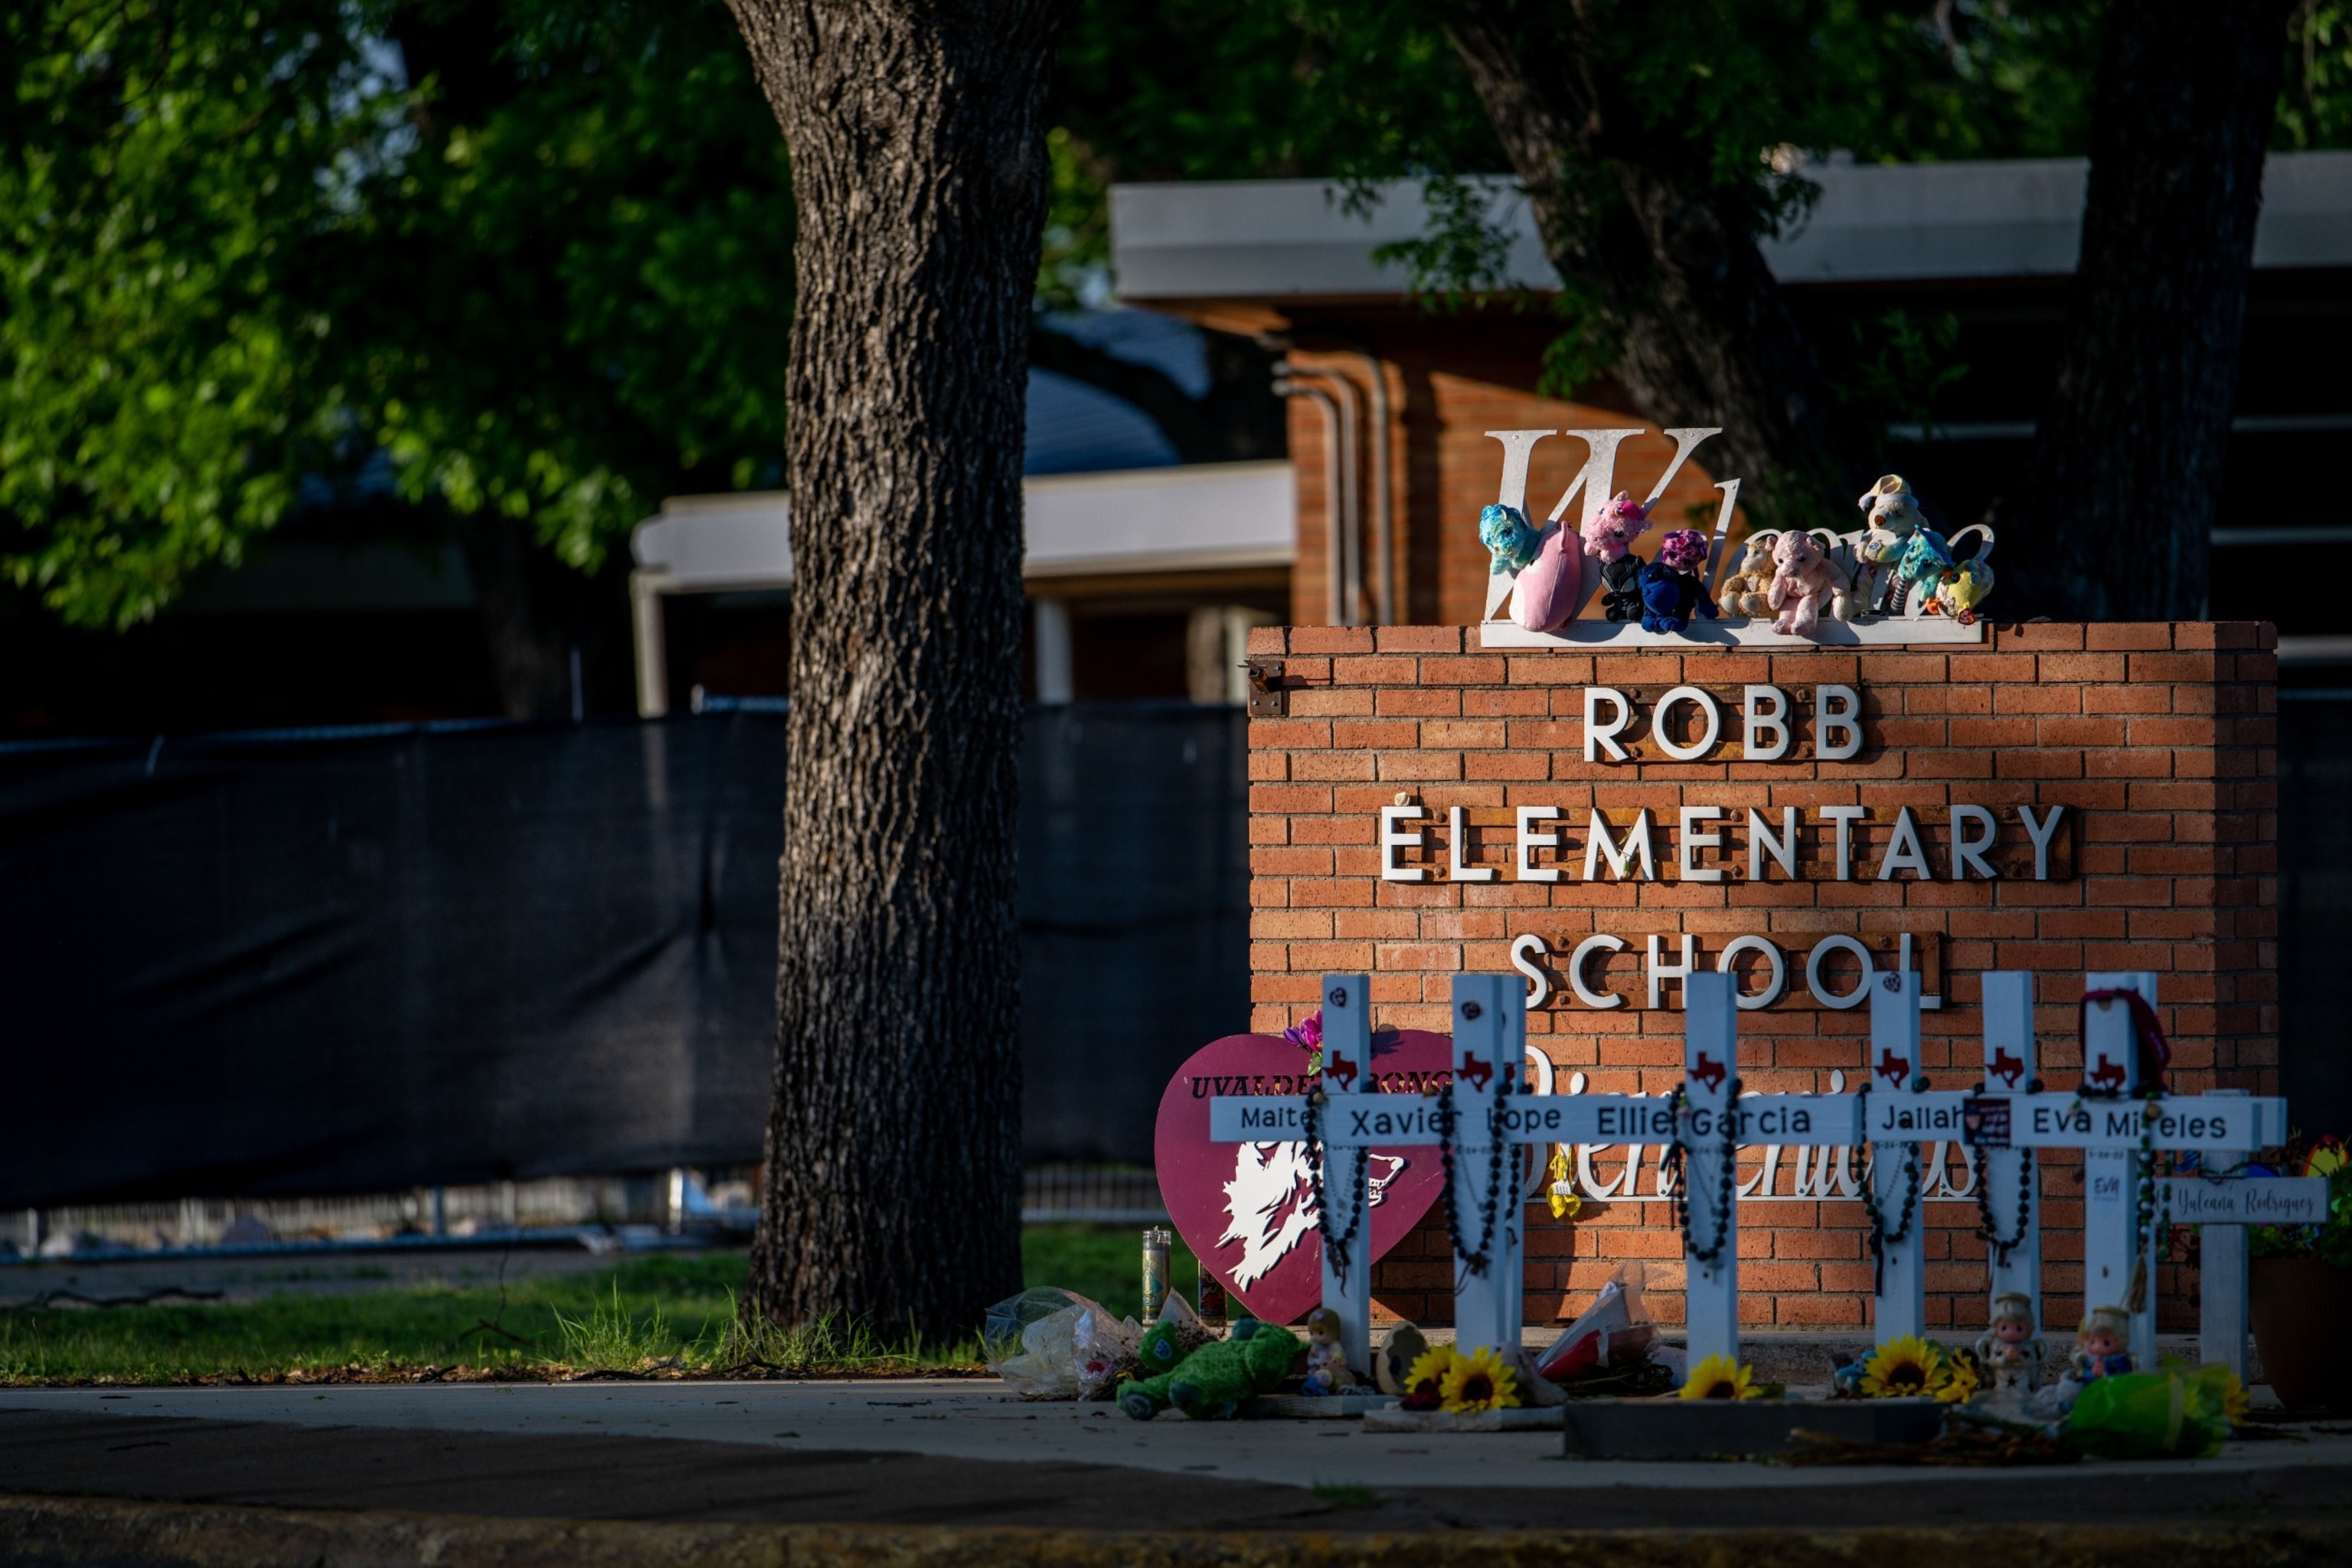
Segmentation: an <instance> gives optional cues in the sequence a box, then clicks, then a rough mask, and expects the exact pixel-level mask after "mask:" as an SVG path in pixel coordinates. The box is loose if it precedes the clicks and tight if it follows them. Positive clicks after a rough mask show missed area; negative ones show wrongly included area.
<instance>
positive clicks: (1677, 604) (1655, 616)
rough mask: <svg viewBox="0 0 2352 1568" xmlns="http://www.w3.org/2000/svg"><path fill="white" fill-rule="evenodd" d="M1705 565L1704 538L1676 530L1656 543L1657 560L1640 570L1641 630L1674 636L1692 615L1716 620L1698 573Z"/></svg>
mask: <svg viewBox="0 0 2352 1568" xmlns="http://www.w3.org/2000/svg"><path fill="white" fill-rule="evenodd" d="M1705 564H1706V535H1705V534H1703V533H1701V532H1699V531H1698V530H1696V529H1695V528H1677V529H1675V531H1672V532H1671V533H1669V534H1667V535H1666V536H1665V538H1664V539H1662V540H1660V541H1659V542H1658V558H1657V559H1656V560H1655V561H1653V562H1651V563H1649V564H1648V565H1647V566H1644V567H1643V568H1642V575H1641V586H1642V629H1643V631H1650V632H1678V631H1680V630H1682V629H1683V628H1684V627H1685V626H1688V625H1689V624H1690V619H1691V616H1693V615H1701V616H1706V618H1707V619H1708V620H1710V621H1711V620H1713V619H1715V617H1716V606H1715V601H1714V600H1713V599H1710V598H1708V597H1707V596H1706V584H1705V583H1703V582H1701V581H1700V580H1699V574H1698V570H1699V568H1700V567H1701V566H1703V565H1705Z"/></svg>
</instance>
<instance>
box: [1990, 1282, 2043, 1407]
mask: <svg viewBox="0 0 2352 1568" xmlns="http://www.w3.org/2000/svg"><path fill="white" fill-rule="evenodd" d="M1977 1363H1978V1364H1979V1365H1980V1366H1982V1367H1983V1368H1984V1370H1985V1379H1986V1381H1987V1382H1988V1383H1989V1384H1991V1388H1990V1392H1991V1393H1993V1394H1997V1395H1999V1396H2000V1397H2003V1398H2011V1399H2015V1398H2022V1397H2023V1396H2024V1395H2026V1394H2032V1392H2033V1390H2034V1387H2035V1385H2036V1384H2039V1383H2040V1382H2041V1381H2042V1337H2041V1335H2040V1334H2038V1333H2036V1332H2035V1331H2034V1324H2033V1301H2032V1298H2031V1297H2027V1296H2022V1295H2020V1294H2018V1293H2017V1292H2016V1291H2013V1290H2012V1291H2011V1292H2009V1293H2007V1294H2005V1295H2000V1296H1996V1297H1994V1298H1993V1302H1992V1326H1991V1327H1990V1328H1989V1329H1987V1330H1986V1331H1984V1332H1983V1333H1982V1334H1980V1335H1979V1336H1978V1338H1977Z"/></svg>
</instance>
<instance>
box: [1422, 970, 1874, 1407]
mask: <svg viewBox="0 0 2352 1568" xmlns="http://www.w3.org/2000/svg"><path fill="white" fill-rule="evenodd" d="M1734 986H1735V982H1734V981H1733V979H1732V977H1730V976H1729V975H1723V974H1708V973H1695V974H1692V975H1690V976H1689V977H1688V978H1687V979H1686V980H1685V982H1684V991H1683V1004H1684V1020H1683V1086H1682V1107H1681V1109H1680V1110H1679V1111H1678V1110H1676V1107H1675V1097H1674V1096H1671V1095H1658V1096H1647V1095H1622V1094H1577V1095H1539V1094H1529V1093H1528V1092H1527V1088H1528V1086H1527V1085H1526V1083H1525V1082H1524V1081H1523V1080H1520V1079H1519V1076H1518V1074H1517V1070H1516V1068H1517V1064H1518V1063H1520V1062H1521V1061H1523V1060H1524V1059H1525V1047H1526V1040H1527V992H1526V989H1525V987H1524V985H1523V984H1521V983H1520V981H1519V979H1518V977H1517V975H1516V974H1465V975H1457V976H1456V977H1455V979H1454V1019H1453V1023H1454V1113H1455V1114H1454V1121H1455V1134H1454V1181H1455V1183H1456V1184H1458V1186H1459V1188H1460V1190H1459V1192H1458V1193H1457V1194H1456V1196H1455V1199H1454V1213H1455V1215H1457V1217H1459V1218H1460V1219H1461V1220H1462V1222H1463V1224H1464V1226H1465V1227H1470V1228H1475V1229H1476V1230H1478V1231H1481V1232H1485V1231H1486V1223H1485V1215H1486V1192H1487V1185H1488V1183H1489V1181H1490V1179H1491V1178H1492V1177H1493V1173H1494V1165H1493V1162H1492V1160H1491V1158H1486V1157H1482V1156H1487V1155H1488V1154H1489V1152H1490V1151H1491V1150H1492V1148H1493V1146H1494V1145H1493V1142H1492V1139H1491V1138H1490V1137H1489V1135H1488V1131H1487V1130H1488V1127H1489V1125H1490V1120H1491V1124H1492V1125H1494V1126H1495V1127H1496V1129H1497V1130H1498V1131H1500V1133H1501V1135H1502V1137H1503V1139H1504V1140H1505V1141H1506V1142H1508V1143H1510V1144H1513V1145H1517V1144H1528V1143H1534V1144H1538V1145H1541V1144H1550V1143H1580V1144H1583V1143H1619V1142H1679V1143H1680V1144H1681V1145H1682V1147H1683V1149H1684V1169H1683V1178H1682V1180H1683V1188H1682V1190H1683V1193H1684V1196H1685V1204H1686V1211H1685V1212H1686V1215H1687V1217H1688V1221H1689V1224H1688V1227H1687V1236H1686V1237H1685V1243H1686V1250H1685V1256H1684V1269H1685V1288H1684V1289H1685V1295H1684V1300H1685V1310H1686V1314H1687V1320H1686V1325H1685V1343H1686V1347H1687V1352H1688V1354H1689V1356H1690V1358H1691V1360H1692V1361H1693V1362H1696V1361H1698V1360H1701V1359H1703V1358H1705V1357H1706V1356H1709V1355H1727V1356H1731V1357H1733V1358H1734V1359H1735V1360H1736V1359H1737V1358H1738V1353H1739V1262H1738V1258H1739V1221H1738V1194H1737V1179H1738V1172H1737V1171H1736V1170H1734V1171H1733V1172H1731V1173H1730V1174H1731V1177H1732V1180H1731V1182H1729V1183H1728V1184H1727V1182H1726V1181H1725V1171H1724V1164H1725V1162H1726V1161H1732V1162H1736V1161H1737V1160H1738V1149H1739V1147H1740V1145H1742V1144H1748V1143H1779V1144H1782V1145H1819V1144H1829V1145H1843V1144H1850V1143H1853V1142H1858V1141H1859V1139H1860V1131H1861V1112H1860V1108H1859V1105H1858V1104H1857V1102H1856V1100H1855V1099H1854V1097H1853V1096H1852V1095H1811V1094H1758V1095H1740V1094H1739V1086H1738V1008H1737V992H1736V990H1735V988H1734ZM1501 1179H1502V1181H1503V1183H1504V1184H1505V1191H1504V1192H1503V1193H1502V1194H1501V1196H1500V1197H1499V1199H1498V1200H1497V1203H1496V1215H1495V1224H1494V1226H1493V1230H1492V1234H1491V1235H1485V1236H1474V1237H1463V1236H1460V1235H1457V1236H1456V1237H1454V1255H1455V1257H1454V1340H1455V1342H1456V1343H1457V1344H1459V1345H1462V1346H1464V1347H1465V1349H1468V1350H1472V1351H1475V1350H1477V1349H1479V1348H1482V1347H1484V1346H1487V1345H1493V1346H1496V1347H1498V1348H1500V1349H1502V1350H1503V1351H1504V1352H1505V1353H1506V1354H1509V1353H1512V1352H1516V1351H1517V1349H1518V1346H1519V1329H1520V1323H1521V1321H1522V1319H1523V1317H1524V1312H1523V1310H1522V1307H1523V1273H1522V1268H1521V1260H1520V1243H1521V1237H1520V1222H1521V1218H1522V1214H1521V1207H1520V1202H1519V1195H1518V1192H1517V1184H1518V1172H1517V1160H1516V1159H1512V1160H1510V1161H1508V1162H1507V1163H1506V1165H1505V1166H1504V1170H1503V1175H1502V1178H1501ZM1727 1187H1728V1188H1729V1190H1730V1191H1731V1194H1732V1195H1731V1196H1730V1198H1729V1201H1728V1202H1726V1200H1725V1193H1726V1190H1727ZM1481 1253H1483V1254H1484V1255H1485V1256H1484V1261H1485V1263H1486V1267H1485V1268H1483V1269H1481V1268H1474V1267H1473V1266H1472V1262H1471V1259H1472V1258H1474V1257H1475V1256H1478V1255H1480V1254H1481Z"/></svg>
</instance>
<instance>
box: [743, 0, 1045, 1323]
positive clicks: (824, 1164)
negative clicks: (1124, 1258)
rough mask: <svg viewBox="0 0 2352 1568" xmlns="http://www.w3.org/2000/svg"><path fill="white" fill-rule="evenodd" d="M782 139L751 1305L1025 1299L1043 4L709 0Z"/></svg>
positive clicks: (800, 1311)
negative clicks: (760, 1144) (1028, 466)
mask: <svg viewBox="0 0 2352 1568" xmlns="http://www.w3.org/2000/svg"><path fill="white" fill-rule="evenodd" d="M730 5H732V7H733V10H734V13H735V18H736V21H737V23H738V25H739V26H740V27H741V29H742V32H743V37H744V40H745V42H746V43H747V44H748V45H749V46H750V48H751V59H752V62H753V65H754V67H755V68H756V69H757V70H758V72H759V76H760V80H761V86H762V87H763V88H764V89H766V91H767V95H768V99H769V101H770V102H771V103H772V105H773V106H774V108H775V110H776V118H777V120H778V121H779V122H780V123H781V124H782V127H783V132H784V140H785V142H786V144H787V145H788V146H789V147H790V148H791V150H792V159H793V199H794V202H795V204H796V205H797V209H798V212H799V218H800V221H799V224H798V237H797V239H796V241H795V245H794V251H793V260H794V265H795V268H796V269H797V279H798V290H799V299H798V304H797V307H796V309H795V311H794V314H793V341H792V364H791V375H790V384H789V391H788V410H789V413H788V417H789V421H790V426H791V428H790V431H789V433H788V442H787V456H786V465H787V471H788V482H789V486H790V489H791V493H792V498H793V571H794V583H793V635H792V697H793V703H792V717H791V720H790V728H789V732H788V742H787V743H788V747H789V753H788V754H789V772H788V775H787V779H786V794H785V806H784V857H783V875H782V912H781V918H780V921H779V935H778V942H777V976H776V1013H777V1035H776V1065H775V1082H774V1090H773V1102H772V1109H771V1111H770V1116H769V1122H768V1137H767V1191H766V1194H765V1201H764V1203H763V1204H762V1205H761V1215H760V1228H759V1232H758V1236H757V1237H756V1239H755V1241H754V1243H753V1246H752V1256H751V1280H750V1288H749V1294H748V1299H747V1301H746V1310H747V1311H751V1312H757V1313H759V1314H761V1315H763V1316H765V1317H767V1318H768V1319H770V1320H771V1321H775V1322H779V1323H785V1324H794V1323H806V1322H812V1321H817V1320H820V1319H823V1318H826V1317H828V1316H831V1317H835V1318H836V1319H839V1320H841V1321H863V1322H866V1323H869V1324H871V1325H873V1326H874V1327H875V1328H877V1330H879V1331H883V1332H885V1333H903V1332H905V1331H908V1330H910V1329H911V1330H912V1331H916V1332H918V1333H919V1334H921V1335H923V1336H925V1337H926V1338H930V1339H937V1338H943V1337H947V1336H952V1335H958V1334H962V1333H967V1332H969V1331H971V1330H973V1329H975V1328H977V1327H978V1326H979V1323H980V1319H981V1314H982V1309H983V1308H985V1307H986V1306H987V1305H988V1303H989V1302H991V1301H992V1300H996V1299H998V1298H1001V1297H1003V1296H1006V1295H1009V1294H1011V1293H1012V1292H1013V1291H1014V1290H1016V1289H1019V1287H1020V1282H1021V1259H1020V1176H1021V1170H1020V1162H1021V1058H1020V1049H1019V1023H1020V1017H1019V1014H1020V972H1019V963H1020V950H1019V932H1018V927H1017V924H1016V921H1015V914H1014V910H1013V870H1014V841H1013V833H1014V807H1015V804H1016V798H1015V797H1016V791H1017V787H1018V782H1017V778H1016V773H1015V767H1016V761H1017V753H1018V750H1019V745H1020V738H1021V683H1020V677H1021V622H1022V587H1021V458H1022V434H1023V427H1024V381H1025V366H1026V364H1027V350H1028V342H1029V300H1030V291H1031V287H1032V284H1033V282H1034V279H1035V277H1036V272H1037V258H1038V247H1039V242H1040V237H1041V232H1042V228H1043V225H1044V220H1045V125H1044V123H1043V113H1044V104H1045V89H1046V85H1047V81H1048V77H1049V72H1050V68H1051V66H1052V63H1053V50H1054V45H1055V39H1056V37H1057V35H1058V33H1059V30H1060V26H1061V22H1062V20H1063V10H1064V7H1063V5H1062V4H1061V0H969V3H967V4H963V5H952V6H940V5H917V4H914V3H912V0H865V3H863V4H859V3H856V0H730Z"/></svg>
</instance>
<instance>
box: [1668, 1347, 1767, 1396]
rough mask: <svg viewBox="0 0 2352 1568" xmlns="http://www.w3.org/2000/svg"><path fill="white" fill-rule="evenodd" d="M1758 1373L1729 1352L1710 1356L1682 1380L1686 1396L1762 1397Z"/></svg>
mask: <svg viewBox="0 0 2352 1568" xmlns="http://www.w3.org/2000/svg"><path fill="white" fill-rule="evenodd" d="M1755 1377H1756V1373H1754V1372H1753V1371H1752V1370H1750V1369H1749V1368H1748V1367H1745V1366H1742V1365H1740V1364H1739V1363H1738V1362H1736V1361H1734V1360H1732V1359H1731V1358H1730V1357H1729V1356H1727V1355H1711V1356H1708V1357H1707V1358H1706V1360H1704V1361H1702V1362H1700V1363H1698V1364H1697V1365H1696V1366H1695V1367H1693V1368H1691V1369H1690V1376H1689V1377H1687V1378H1685V1380H1684V1382H1683V1389H1682V1396H1683V1397H1684V1398H1685V1399H1761V1398H1762V1397H1763V1396H1764V1391H1763V1390H1762V1389H1760V1388H1758V1387H1757V1386H1755Z"/></svg>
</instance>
